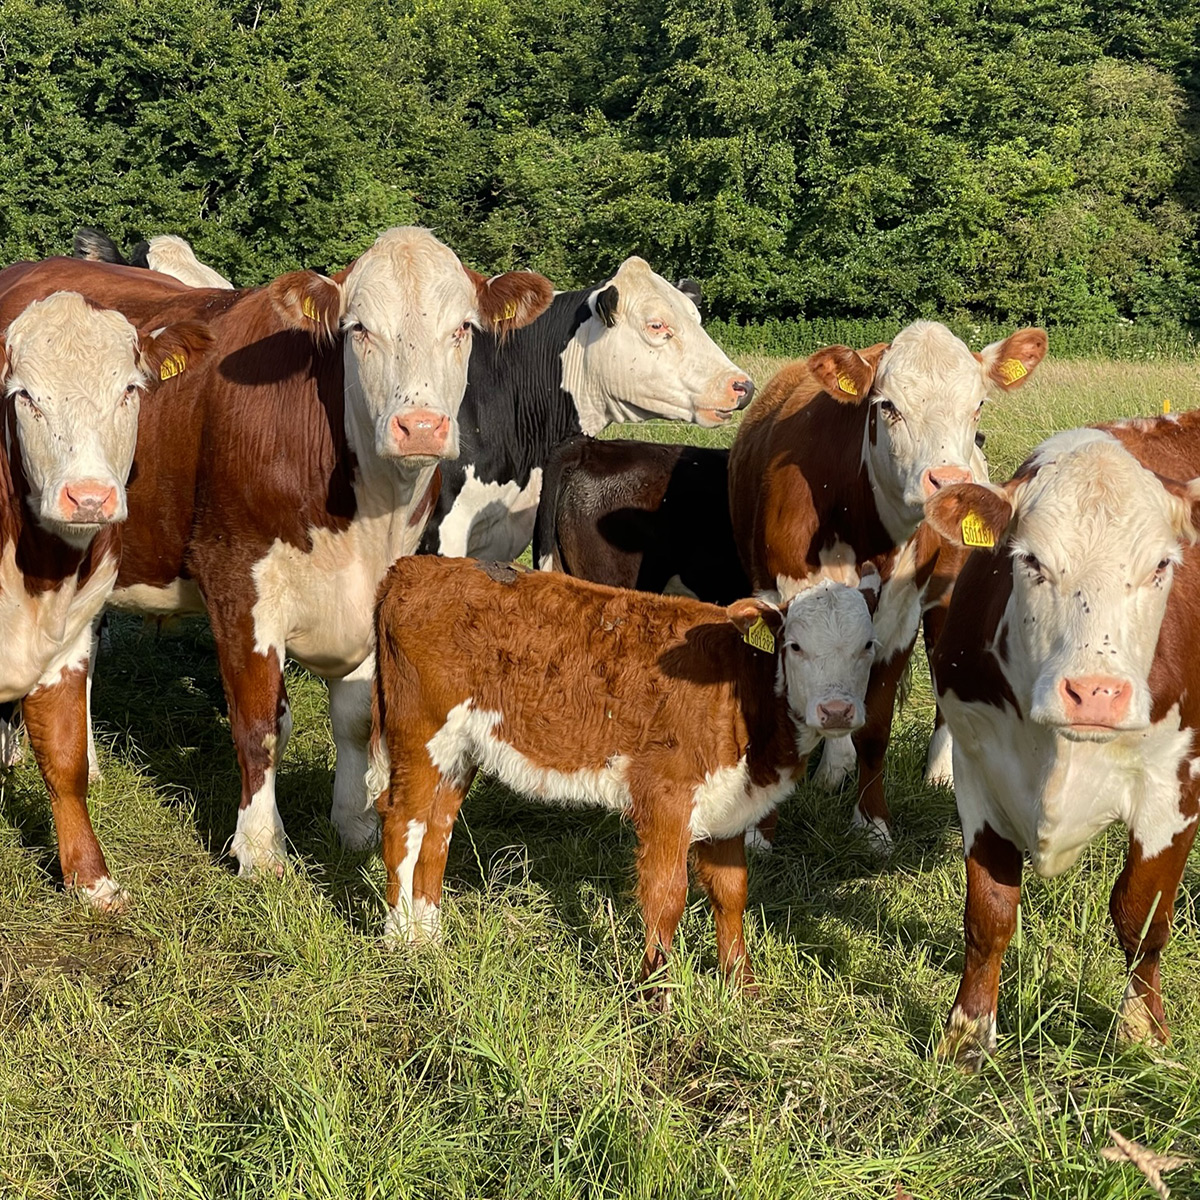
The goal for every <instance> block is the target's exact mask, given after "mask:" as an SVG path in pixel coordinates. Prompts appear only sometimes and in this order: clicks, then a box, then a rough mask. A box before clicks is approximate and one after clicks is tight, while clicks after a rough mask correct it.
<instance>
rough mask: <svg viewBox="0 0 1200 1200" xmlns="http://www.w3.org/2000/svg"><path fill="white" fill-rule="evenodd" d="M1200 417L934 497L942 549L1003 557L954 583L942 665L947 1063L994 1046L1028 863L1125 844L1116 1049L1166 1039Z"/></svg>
mask: <svg viewBox="0 0 1200 1200" xmlns="http://www.w3.org/2000/svg"><path fill="white" fill-rule="evenodd" d="M1197 474H1200V415H1198V414H1195V413H1189V414H1187V415H1186V416H1184V417H1182V418H1180V419H1172V418H1168V419H1159V420H1150V421H1134V422H1128V423H1123V424H1117V425H1111V426H1108V427H1105V428H1101V429H1088V430H1073V431H1071V432H1068V433H1061V434H1058V435H1056V436H1055V437H1052V438H1050V440H1049V441H1047V442H1044V443H1043V444H1042V445H1041V446H1040V447H1039V448H1038V449H1037V450H1036V451H1034V453H1033V455H1032V456H1031V457H1030V458H1029V460H1028V461H1027V462H1026V463H1025V465H1024V466H1023V467H1022V468H1021V469H1020V470H1019V471H1018V472H1017V474H1016V476H1015V477H1014V478H1013V479H1012V480H1011V481H1010V482H1008V483H1007V484H1005V485H1004V486H1003V487H983V486H979V485H959V486H955V487H951V488H948V489H946V490H945V491H944V492H941V493H939V494H938V495H936V496H935V497H933V498H932V499H931V500H930V501H929V504H928V505H927V509H928V513H929V520H930V523H931V524H933V525H934V526H935V527H936V528H937V529H938V530H939V531H940V532H941V533H942V534H943V535H944V536H945V537H947V538H953V539H955V540H957V541H959V542H963V541H965V542H967V543H968V544H972V545H978V544H979V543H980V542H985V543H994V548H993V549H991V550H990V551H989V550H979V551H977V552H976V553H974V554H972V555H971V558H970V560H969V561H968V563H967V565H966V567H965V568H964V570H963V572H962V574H961V575H960V577H959V580H958V583H957V585H956V588H955V595H954V599H953V600H952V601H951V605H950V613H949V616H948V619H947V622H946V628H945V631H944V633H943V635H942V637H941V639H940V640H939V642H938V645H937V647H936V648H935V650H934V655H933V668H934V675H935V678H936V681H937V689H938V695H939V699H940V701H941V704H942V709H943V711H944V712H945V714H946V720H947V723H948V724H949V726H950V728H951V730H952V731H953V735H954V788H955V793H956V797H957V801H958V811H959V816H960V818H961V821H962V830H963V846H964V850H965V854H966V862H967V903H966V917H965V928H966V962H965V965H964V969H963V977H962V983H961V986H960V987H959V990H958V996H957V998H956V1000H955V1002H954V1008H953V1011H952V1012H951V1014H950V1020H949V1023H948V1025H947V1029H946V1035H945V1039H944V1040H943V1043H942V1051H943V1053H945V1054H948V1055H950V1056H952V1057H954V1058H957V1059H959V1060H960V1061H962V1062H963V1063H964V1064H966V1065H968V1066H973V1065H976V1064H977V1063H978V1062H979V1059H980V1058H981V1056H982V1055H984V1054H986V1053H989V1052H991V1051H992V1050H994V1048H995V1045H996V1004H997V998H998V993H999V983H1000V964H1001V960H1002V958H1003V956H1004V951H1005V948H1006V947H1007V945H1008V942H1009V939H1010V938H1011V937H1012V934H1013V931H1014V929H1015V927H1016V919H1017V903H1018V899H1019V896H1020V883H1021V867H1022V855H1023V854H1028V855H1029V859H1030V863H1031V865H1032V866H1033V869H1034V870H1035V871H1036V872H1037V873H1038V874H1039V875H1042V876H1045V877H1050V876H1055V875H1059V874H1061V873H1062V872H1064V871H1066V870H1067V869H1068V868H1069V867H1071V866H1072V864H1073V863H1074V862H1075V860H1076V859H1077V858H1078V857H1079V855H1080V853H1081V852H1082V850H1083V848H1084V847H1085V846H1086V845H1087V843H1088V842H1089V841H1090V840H1091V839H1092V838H1093V837H1095V836H1096V834H1098V833H1099V832H1100V831H1101V830H1103V829H1105V828H1106V827H1107V826H1109V825H1111V824H1113V823H1114V822H1120V823H1122V824H1124V825H1125V826H1126V827H1127V828H1128V829H1129V854H1128V858H1127V859H1126V862H1125V869H1124V870H1123V871H1122V872H1121V875H1120V878H1119V879H1118V880H1117V882H1116V886H1115V887H1114V888H1113V892H1112V901H1111V905H1110V910H1111V913H1112V918H1113V922H1114V924H1115V926H1116V931H1117V938H1118V940H1119V941H1120V943H1121V947H1122V949H1123V950H1124V951H1125V958H1126V964H1127V967H1128V969H1129V972H1130V982H1129V986H1128V988H1127V990H1126V992H1125V996H1124V999H1123V1000H1122V1002H1121V1023H1120V1031H1121V1033H1122V1034H1123V1035H1124V1036H1126V1037H1128V1038H1132V1039H1135V1040H1142V1039H1145V1038H1150V1037H1153V1038H1157V1039H1160V1040H1164V1041H1165V1040H1166V1037H1167V1023H1166V1019H1165V1016H1164V1013H1163V1004H1162V994H1161V981H1160V975H1159V959H1160V955H1161V953H1162V949H1163V947H1164V946H1165V945H1166V942H1167V938H1168V936H1169V933H1170V925H1171V914H1172V911H1173V909H1174V905H1175V893H1176V889H1177V888H1178V886H1179V880H1180V876H1181V875H1182V872H1183V868H1184V865H1185V863H1186V861H1187V856H1188V851H1189V849H1190V847H1191V845H1192V841H1193V839H1194V838H1195V835H1196V820H1197V814H1198V802H1200V769H1198V764H1200V758H1198V757H1197V749H1198V747H1197V742H1196V732H1197V728H1198V726H1200V657H1197V654H1196V646H1197V645H1198V644H1200V550H1197V549H1196V548H1194V546H1193V543H1194V542H1195V540H1196V536H1197V522H1198V520H1200V509H1198V508H1197V501H1198V499H1200V480H1197V479H1196V478H1195V476H1196V475H1197Z"/></svg>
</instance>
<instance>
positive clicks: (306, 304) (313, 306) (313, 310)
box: [300, 296, 317, 321]
mask: <svg viewBox="0 0 1200 1200" xmlns="http://www.w3.org/2000/svg"><path fill="white" fill-rule="evenodd" d="M300 311H301V312H302V313H303V314H304V315H305V316H306V317H307V318H308V319H309V320H310V321H315V320H316V319H317V302H316V301H315V300H314V299H313V298H312V297H311V296H305V297H304V299H303V300H301V301H300Z"/></svg>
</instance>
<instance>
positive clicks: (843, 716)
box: [817, 700, 854, 729]
mask: <svg viewBox="0 0 1200 1200" xmlns="http://www.w3.org/2000/svg"><path fill="white" fill-rule="evenodd" d="M817 720H818V721H820V722H821V728H822V729H850V728H852V727H853V725H854V705H853V704H851V703H850V702H849V701H848V700H826V701H825V703H824V704H818V705H817Z"/></svg>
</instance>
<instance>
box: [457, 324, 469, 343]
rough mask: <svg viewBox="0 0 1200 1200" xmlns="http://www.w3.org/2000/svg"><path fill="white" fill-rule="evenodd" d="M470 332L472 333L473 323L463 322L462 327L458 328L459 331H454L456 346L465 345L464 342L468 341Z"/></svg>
mask: <svg viewBox="0 0 1200 1200" xmlns="http://www.w3.org/2000/svg"><path fill="white" fill-rule="evenodd" d="M470 332H471V322H470V321H464V322H463V323H462V324H461V325H460V326H459V327H458V328H457V329H456V330H455V331H454V334H453V338H454V344H455V345H456V346H459V345H461V344H462V343H463V341H464V340H465V339H466V337H467V335H468V334H469V333H470Z"/></svg>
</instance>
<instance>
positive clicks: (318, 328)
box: [267, 271, 346, 340]
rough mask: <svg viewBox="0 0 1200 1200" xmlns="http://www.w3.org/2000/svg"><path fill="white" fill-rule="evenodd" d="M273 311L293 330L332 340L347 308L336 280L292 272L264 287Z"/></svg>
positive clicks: (309, 272) (303, 272)
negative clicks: (273, 307) (304, 331)
mask: <svg viewBox="0 0 1200 1200" xmlns="http://www.w3.org/2000/svg"><path fill="white" fill-rule="evenodd" d="M267 295H268V296H270V298H271V303H272V304H273V305H274V306H275V311H276V312H278V313H279V315H280V317H282V318H283V320H284V321H286V322H287V324H288V325H290V326H291V327H292V328H293V329H301V330H307V331H308V332H310V333H312V334H313V335H314V336H315V337H318V338H327V339H330V340H331V339H332V338H333V337H334V335H335V334H336V333H337V330H338V325H339V324H340V322H341V319H342V314H343V313H344V312H345V309H346V295H345V292H344V291H343V290H342V287H341V285H340V284H339V283H337V281H336V280H333V279H329V278H327V277H326V276H324V275H318V274H317V273H316V271H291V272H289V273H288V274H287V275H280V276H279V278H278V279H273V280H271V282H270V283H269V284H267Z"/></svg>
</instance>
